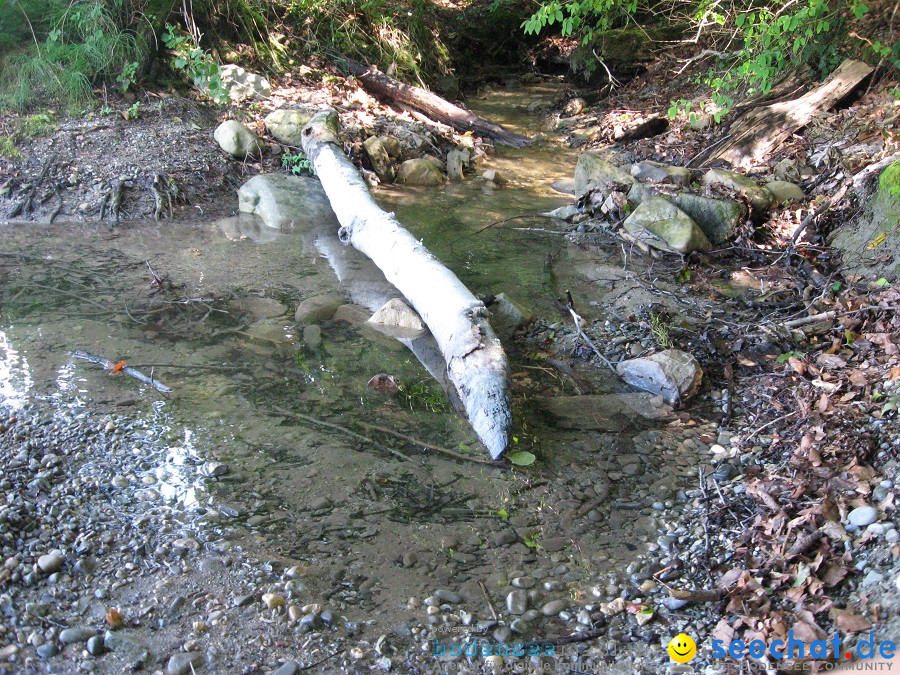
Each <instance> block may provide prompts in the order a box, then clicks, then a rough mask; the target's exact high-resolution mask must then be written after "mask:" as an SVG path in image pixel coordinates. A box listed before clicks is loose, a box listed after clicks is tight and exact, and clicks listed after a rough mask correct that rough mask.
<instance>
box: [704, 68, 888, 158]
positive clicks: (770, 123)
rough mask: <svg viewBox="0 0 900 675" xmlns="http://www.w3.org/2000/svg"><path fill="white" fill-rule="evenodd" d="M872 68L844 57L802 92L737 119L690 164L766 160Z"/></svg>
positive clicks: (841, 96)
mask: <svg viewBox="0 0 900 675" xmlns="http://www.w3.org/2000/svg"><path fill="white" fill-rule="evenodd" d="M871 72H872V67H871V66H869V65H868V64H865V63H863V62H862V61H851V60H848V61H844V62H843V63H842V64H841V65H840V67H839V68H838V69H837V70H835V71H834V72H833V73H832V74H831V75H830V76H829V77H828V79H826V80H825V81H824V82H823V83H822V84H820V85H819V86H817V87H815V88H814V89H811V90H810V91H808V92H807V93H805V94H804V95H803V96H800V97H799V98H795V99H792V100H790V101H780V102H778V103H773V104H771V105H767V106H765V107H763V108H756V109H754V110H752V111H750V112H749V113H747V114H746V115H745V116H743V117H742V118H740V119H738V120H736V121H735V122H734V123H733V124H732V125H731V128H730V129H729V133H728V140H727V141H726V142H725V143H723V144H721V145H719V146H715V147H714V148H710V151H708V152H704V153H701V154H700V155H698V156H697V157H696V158H695V159H694V160H693V161H692V162H691V165H692V166H698V165H700V164H705V163H708V162H710V161H712V160H714V159H723V160H725V161H727V162H730V163H731V164H732V165H734V166H736V167H741V168H745V169H747V168H750V167H752V166H753V165H754V164H758V163H760V162H762V161H764V160H765V159H766V157H768V155H769V154H771V153H772V152H773V151H775V150H777V149H778V148H779V146H781V144H782V143H784V142H785V141H786V140H787V139H788V138H790V137H791V135H792V134H793V133H794V132H796V131H797V130H798V129H802V128H803V127H805V126H806V125H807V124H809V122H810V121H811V120H812V119H813V117H814V116H815V115H816V113H818V112H821V111H823V110H828V109H829V108H831V107H832V106H834V104H835V103H837V102H838V101H839V100H841V99H842V98H843V97H844V96H846V95H847V94H849V93H850V92H851V91H853V89H854V88H855V87H856V86H857V85H858V84H859V83H860V82H862V81H863V79H865V77H866V76H867V75H869V73H871Z"/></svg>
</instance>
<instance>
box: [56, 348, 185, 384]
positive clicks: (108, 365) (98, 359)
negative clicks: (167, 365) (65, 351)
mask: <svg viewBox="0 0 900 675" xmlns="http://www.w3.org/2000/svg"><path fill="white" fill-rule="evenodd" d="M72 356H74V357H75V358H76V359H82V360H83V361H88V362H90V363H96V364H97V365H98V366H103V369H104V370H108V371H109V372H111V373H117V372H119V371H120V370H121V371H122V372H123V373H125V374H126V375H128V376H130V377H133V378H134V379H136V380H137V381H138V382H143V383H144V384H149V385H150V386H151V387H153V388H154V389H156V391H158V392H159V393H160V394H171V393H172V388H171V387H167V386H166V385H164V384H163V383H162V382H160V381H159V380H156V379H154V378H153V372H152V371H151V372H150V375H144V374H143V373H142V372H141V371H139V370H135V369H134V368H131V367H130V366H125V365H124V364H125V362H124V361H120V362H119V363H116V362H115V361H110V360H109V359H107V358H104V357H103V356H94V355H93V354H88V353H87V352H83V351H81V350H80V349H77V350H75V351H74V352H72Z"/></svg>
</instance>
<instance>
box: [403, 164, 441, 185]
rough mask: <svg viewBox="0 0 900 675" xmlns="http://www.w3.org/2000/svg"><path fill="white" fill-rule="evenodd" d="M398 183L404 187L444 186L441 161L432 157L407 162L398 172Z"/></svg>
mask: <svg viewBox="0 0 900 675" xmlns="http://www.w3.org/2000/svg"><path fill="white" fill-rule="evenodd" d="M397 182H398V183H403V184H404V185H442V184H443V183H444V174H443V173H442V172H441V167H440V160H434V158H431V157H420V158H417V159H408V160H406V161H405V162H403V164H401V165H400V170H399V171H398V172H397Z"/></svg>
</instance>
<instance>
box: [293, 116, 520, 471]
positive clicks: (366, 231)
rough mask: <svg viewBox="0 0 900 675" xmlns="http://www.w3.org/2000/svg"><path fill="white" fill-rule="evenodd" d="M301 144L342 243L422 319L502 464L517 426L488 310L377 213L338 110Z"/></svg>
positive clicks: (312, 127) (311, 128)
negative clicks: (350, 154) (343, 136)
mask: <svg viewBox="0 0 900 675" xmlns="http://www.w3.org/2000/svg"><path fill="white" fill-rule="evenodd" d="M302 142H303V151H304V152H305V153H306V156H307V157H308V158H309V160H310V162H312V165H313V167H314V168H315V170H316V175H318V176H319V179H320V180H321V181H322V187H323V188H324V189H325V193H326V194H327V195H328V199H329V201H330V202H331V207H332V208H333V209H334V212H335V215H337V218H338V222H340V224H341V228H340V230H339V231H338V236H339V238H340V240H341V241H342V242H344V243H345V244H351V245H352V246H353V247H354V248H356V249H358V250H360V251H362V252H363V253H365V254H366V255H367V256H368V257H369V258H371V260H372V262H374V263H375V264H376V265H377V266H378V267H379V268H380V269H381V271H382V272H383V273H384V276H385V278H387V280H388V281H389V282H391V283H392V284H393V285H394V286H396V287H397V289H398V290H399V291H400V292H401V293H402V294H403V295H404V296H405V297H406V299H407V300H409V302H410V304H411V305H412V306H413V308H414V309H415V310H416V311H417V312H418V313H419V315H420V316H421V317H422V319H423V321H424V322H425V324H426V325H427V326H428V328H429V329H430V330H431V332H432V334H433V335H434V338H435V340H436V341H437V344H438V346H439V347H440V350H441V353H442V354H443V355H444V359H445V360H446V362H447V373H448V376H449V379H450V381H451V382H452V383H453V385H454V387H455V388H456V391H457V393H458V394H459V398H460V400H461V401H462V402H463V405H464V406H465V409H466V414H467V415H468V418H469V422H470V423H471V425H472V427H473V428H474V430H475V433H476V434H477V435H478V437H479V439H480V440H481V442H482V443H484V445H485V447H486V448H487V449H488V452H489V453H490V455H491V457H492V458H494V459H496V458H497V457H499V456H500V455H501V454H503V452H504V450H506V446H507V444H508V442H509V431H510V425H511V423H512V416H511V414H510V406H509V396H508V393H507V380H508V375H509V369H508V365H507V361H506V354H505V353H504V351H503V347H502V346H501V345H500V341H499V340H498V339H497V336H496V335H495V334H494V331H493V330H492V329H491V327H490V325H489V324H488V322H487V309H486V308H485V306H484V303H482V302H481V301H480V300H478V298H476V297H475V296H474V295H472V293H471V292H470V291H469V290H468V289H467V288H466V287H465V286H464V285H463V284H462V282H461V281H460V280H459V279H458V278H457V277H456V275H454V274H453V273H452V272H451V271H450V270H448V269H447V268H446V267H444V266H443V265H442V264H441V263H440V261H438V260H437V259H436V258H435V257H434V256H433V255H432V254H431V253H430V252H429V251H428V249H426V248H425V246H423V245H422V243H421V242H419V241H416V239H415V237H413V236H412V235H411V234H410V233H409V232H408V231H407V230H406V229H405V228H404V227H403V226H402V225H401V224H400V223H399V222H398V221H397V219H396V218H395V217H394V214H392V213H385V212H384V211H382V210H381V209H380V208H379V207H378V205H377V204H376V203H375V200H374V199H372V196H371V195H370V194H369V190H368V188H366V184H365V182H363V179H362V177H361V176H360V175H359V172H358V171H357V170H356V167H355V166H353V164H352V163H351V162H350V160H348V159H347V157H346V156H345V155H344V153H343V151H342V149H341V145H340V141H339V130H338V116H337V113H336V112H335V111H333V110H328V111H324V112H321V113H319V114H317V115H316V116H315V117H313V118H312V120H310V121H309V123H308V124H307V125H306V126H305V127H304V128H303V138H302Z"/></svg>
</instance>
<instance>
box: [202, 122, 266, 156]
mask: <svg viewBox="0 0 900 675" xmlns="http://www.w3.org/2000/svg"><path fill="white" fill-rule="evenodd" d="M213 138H215V139H216V143H218V144H219V147H220V148H222V150H224V151H225V152H227V153H228V154H229V155H231V156H232V157H234V158H236V159H246V158H248V157H258V156H260V155H261V154H262V153H263V150H264V149H265V147H266V146H265V144H264V143H263V142H262V139H261V138H260V137H259V136H257V135H256V134H254V133H253V132H252V131H250V130H249V129H248V128H247V127H245V126H244V125H243V124H241V123H240V122H238V121H237V120H225V121H224V122H222V124H220V125H219V126H218V127H216V130H215V131H214V132H213Z"/></svg>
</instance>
